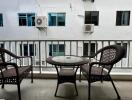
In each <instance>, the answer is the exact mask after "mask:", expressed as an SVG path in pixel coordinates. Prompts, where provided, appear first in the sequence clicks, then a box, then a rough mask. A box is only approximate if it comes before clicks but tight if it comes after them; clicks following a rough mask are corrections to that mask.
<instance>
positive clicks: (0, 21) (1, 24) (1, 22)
mask: <svg viewBox="0 0 132 100" xmlns="http://www.w3.org/2000/svg"><path fill="white" fill-rule="evenodd" d="M0 17H1V20H0V27H3V14H2V13H0Z"/></svg>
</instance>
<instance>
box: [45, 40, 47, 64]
mask: <svg viewBox="0 0 132 100" xmlns="http://www.w3.org/2000/svg"><path fill="white" fill-rule="evenodd" d="M46 58H47V41H45V61H46ZM46 66H47V62H46Z"/></svg>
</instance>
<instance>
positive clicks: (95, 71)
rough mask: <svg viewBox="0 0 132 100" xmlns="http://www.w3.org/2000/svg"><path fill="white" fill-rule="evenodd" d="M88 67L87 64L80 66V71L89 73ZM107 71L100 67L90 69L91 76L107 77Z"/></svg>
mask: <svg viewBox="0 0 132 100" xmlns="http://www.w3.org/2000/svg"><path fill="white" fill-rule="evenodd" d="M89 68H90V67H89V66H88V65H87V64H85V65H83V66H81V70H82V71H83V72H85V73H87V74H88V73H89ZM107 74H108V73H107V71H105V70H103V68H102V67H97V66H93V67H92V69H91V75H107Z"/></svg>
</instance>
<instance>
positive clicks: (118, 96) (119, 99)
mask: <svg viewBox="0 0 132 100" xmlns="http://www.w3.org/2000/svg"><path fill="white" fill-rule="evenodd" d="M109 77H110V76H109ZM110 80H111V83H112V85H113V87H114V90H115V92H116V94H117V98H118V100H121V98H120V95H119V93H118V91H117V89H116V87H115V84H114V82H113V80H112V78H111V77H110Z"/></svg>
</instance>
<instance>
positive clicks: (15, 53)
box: [15, 41, 18, 64]
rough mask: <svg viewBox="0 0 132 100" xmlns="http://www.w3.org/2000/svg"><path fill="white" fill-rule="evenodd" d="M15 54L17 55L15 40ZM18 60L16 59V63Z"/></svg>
mask: <svg viewBox="0 0 132 100" xmlns="http://www.w3.org/2000/svg"><path fill="white" fill-rule="evenodd" d="M15 54H16V55H17V42H16V41H15ZM17 61H18V60H17V59H16V63H17V64H18V62H17Z"/></svg>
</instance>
